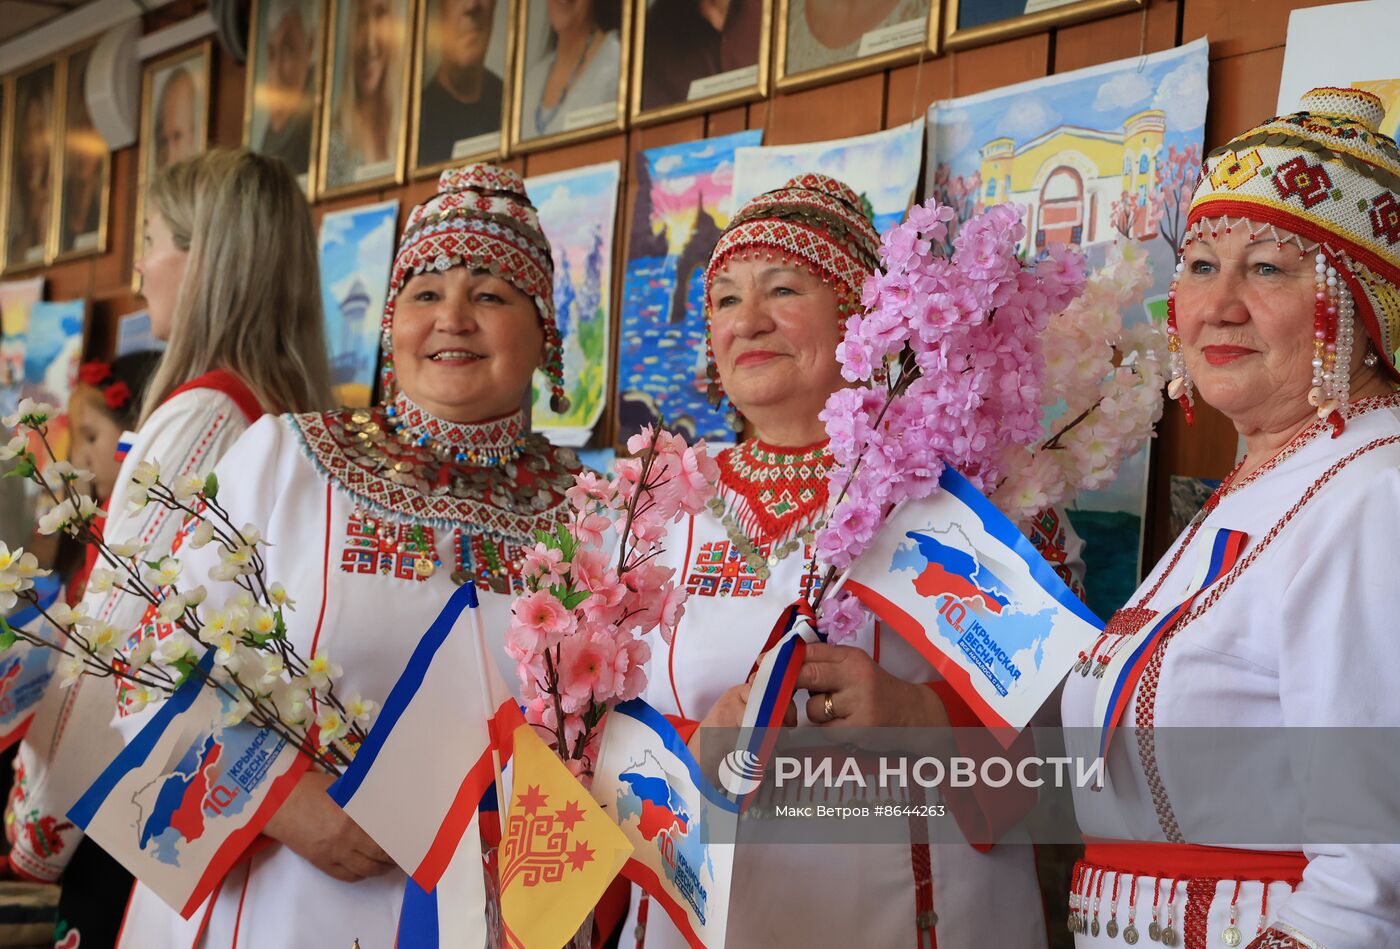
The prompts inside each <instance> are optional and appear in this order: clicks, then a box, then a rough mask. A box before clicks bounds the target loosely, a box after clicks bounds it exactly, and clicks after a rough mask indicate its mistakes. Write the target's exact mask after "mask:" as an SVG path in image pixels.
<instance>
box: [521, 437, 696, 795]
mask: <svg viewBox="0 0 1400 949" xmlns="http://www.w3.org/2000/svg"><path fill="white" fill-rule="evenodd" d="M627 448H628V451H629V452H631V453H632V455H633V457H631V458H627V459H624V460H622V461H619V462H618V463H617V476H616V477H614V478H613V479H611V480H608V479H605V478H602V477H600V476H598V475H596V474H593V473H592V472H585V473H583V474H579V475H578V476H576V478H575V479H574V486H573V487H571V488H570V489H569V490H568V491H567V492H566V493H567V496H568V499H569V501H570V503H571V504H572V507H573V516H572V518H571V520H570V521H569V523H567V524H564V525H561V526H560V527H559V529H558V530H557V531H556V532H555V534H553V535H548V534H543V533H542V534H541V535H540V536H539V537H538V543H536V544H535V546H534V547H533V548H532V549H531V550H530V551H528V552H527V554H526V556H525V559H524V563H523V565H522V571H523V573H524V576H525V580H526V583H527V584H528V586H529V590H530V592H529V593H526V594H524V595H522V596H520V597H518V598H517V599H516V600H515V602H514V603H513V604H512V605H511V623H510V627H509V629H508V630H507V631H506V652H507V653H508V654H509V655H510V657H511V658H512V659H514V660H515V662H516V672H517V675H518V676H519V679H520V684H521V687H522V693H521V697H522V698H523V699H524V701H525V703H526V707H525V717H526V719H527V720H528V721H529V722H531V723H532V724H535V725H540V726H543V727H544V728H546V729H548V730H549V731H550V732H551V733H552V734H553V736H554V747H555V750H556V751H557V752H558V753H559V755H560V757H561V758H563V759H565V761H566V762H569V761H572V762H587V761H591V760H592V758H593V755H592V752H593V750H594V748H593V745H594V744H596V740H597V737H598V735H597V731H596V726H597V725H598V722H599V721H600V720H601V719H602V716H603V713H604V712H606V710H607V708H608V707H609V706H611V705H614V704H616V703H618V702H625V701H627V700H628V699H633V698H636V697H637V696H639V695H641V693H642V690H643V689H644V688H645V687H646V681H647V680H646V664H647V660H648V659H649V658H650V657H651V646H650V645H649V644H648V643H647V642H646V640H645V639H644V638H643V637H645V636H646V634H648V633H650V632H651V631H652V630H659V631H660V634H661V636H662V637H663V638H664V639H665V640H666V641H667V642H670V639H671V636H672V634H673V633H674V632H675V628H676V625H677V624H678V623H679V622H680V619H681V616H682V614H683V613H684V612H685V591H684V590H683V589H681V588H680V587H679V586H677V584H676V582H675V577H674V576H673V574H674V570H673V568H671V567H662V566H658V565H657V564H656V563H655V558H656V555H657V554H658V553H659V552H660V551H661V546H660V542H661V540H662V539H663V538H664V537H665V535H666V528H667V525H669V524H671V523H672V522H674V521H676V520H678V519H679V518H680V517H682V516H685V515H693V514H698V513H700V511H702V510H703V509H704V507H705V503H706V502H707V501H708V500H709V499H710V497H711V496H712V495H713V494H714V491H715V484H716V483H717V481H718V480H719V469H718V467H717V466H716V464H715V462H714V460H713V459H712V458H711V457H710V455H709V453H708V451H707V450H706V449H705V444H704V442H703V441H702V442H699V443H698V444H696V445H695V446H693V447H692V446H689V445H687V444H686V442H685V439H683V438H681V437H680V436H678V435H676V434H674V433H672V432H670V431H667V430H666V429H664V428H662V429H657V430H655V431H653V429H652V428H651V427H650V426H648V427H647V428H645V429H643V431H642V432H640V433H639V434H637V435H634V436H632V438H631V439H629V440H628V442H627ZM573 766H575V767H580V768H583V769H584V770H586V765H582V764H579V765H573Z"/></svg>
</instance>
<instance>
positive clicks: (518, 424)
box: [393, 392, 528, 453]
mask: <svg viewBox="0 0 1400 949" xmlns="http://www.w3.org/2000/svg"><path fill="white" fill-rule="evenodd" d="M394 411H395V413H396V414H395V415H394V418H393V425H394V427H395V428H398V427H402V428H403V429H404V430H405V432H407V434H409V435H413V436H417V435H427V436H428V437H429V438H431V439H432V440H433V441H435V442H438V443H440V444H443V445H450V446H451V447H453V448H477V449H483V450H486V451H491V450H495V451H499V452H502V453H504V452H508V451H510V449H511V448H513V447H514V446H515V443H516V441H517V440H518V439H519V438H520V437H521V436H522V435H524V434H525V432H526V430H527V428H528V426H527V425H526V424H525V413H524V412H512V413H510V414H509V415H505V416H502V417H501V418H497V419H491V420H490V421H486V422H449V421H447V420H446V419H440V418H438V417H437V416H436V415H432V414H430V413H428V412H426V411H424V410H423V409H421V408H419V406H418V405H417V404H416V403H414V401H413V400H412V399H410V398H409V397H408V396H406V395H404V394H403V393H402V392H400V393H399V394H398V395H397V396H395V398H394Z"/></svg>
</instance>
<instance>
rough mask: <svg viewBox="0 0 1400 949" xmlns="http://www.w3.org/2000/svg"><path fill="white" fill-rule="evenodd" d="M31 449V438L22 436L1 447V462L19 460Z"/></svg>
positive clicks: (17, 436)
mask: <svg viewBox="0 0 1400 949" xmlns="http://www.w3.org/2000/svg"><path fill="white" fill-rule="evenodd" d="M28 447H29V436H27V435H24V434H20V435H16V436H15V437H14V438H11V439H10V440H9V441H8V442H6V443H5V444H3V445H0V461H9V460H10V459H12V458H18V457H19V456H20V455H21V454H23V453H24V451H25V450H26V449H27V448H28Z"/></svg>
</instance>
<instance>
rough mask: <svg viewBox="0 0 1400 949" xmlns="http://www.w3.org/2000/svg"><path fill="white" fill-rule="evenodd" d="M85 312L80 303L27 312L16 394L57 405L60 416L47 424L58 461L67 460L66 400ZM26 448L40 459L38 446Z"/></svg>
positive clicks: (80, 349) (48, 305) (39, 307)
mask: <svg viewBox="0 0 1400 949" xmlns="http://www.w3.org/2000/svg"><path fill="white" fill-rule="evenodd" d="M86 312H87V303H86V301H84V300H64V301H62V302H61V303H53V302H48V303H46V302H44V301H42V300H41V301H39V302H38V303H35V304H34V306H33V307H31V308H30V310H29V330H28V332H27V333H26V334H25V338H24V383H23V385H22V386H21V387H20V393H21V395H22V396H23V397H25V398H30V399H34V400H35V401H36V402H47V403H48V404H50V405H56V406H58V409H59V412H60V413H61V414H60V415H59V416H58V418H56V419H54V420H53V421H51V422H50V423H49V426H48V440H49V445H50V446H51V447H52V448H53V453H54V456H55V457H57V458H59V459H60V460H62V459H64V458H67V457H68V397H69V396H70V395H72V394H73V386H74V384H75V383H76V382H77V378H78V362H79V360H80V359H81V358H82V355H83V317H84V315H85V314H86ZM36 438H37V436H36ZM30 447H31V448H33V449H36V451H35V454H36V455H37V456H38V457H39V458H40V460H41V461H42V460H44V456H45V452H44V451H43V450H42V447H41V446H38V445H36V444H31V446H30ZM40 467H43V465H42V464H41V465H40Z"/></svg>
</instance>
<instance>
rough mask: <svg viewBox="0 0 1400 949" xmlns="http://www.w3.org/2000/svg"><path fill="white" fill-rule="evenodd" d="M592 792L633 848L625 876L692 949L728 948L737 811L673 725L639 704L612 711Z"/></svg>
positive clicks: (639, 702)
mask: <svg viewBox="0 0 1400 949" xmlns="http://www.w3.org/2000/svg"><path fill="white" fill-rule="evenodd" d="M754 784H755V785H756V784H757V781H755V782H754ZM591 790H592V793H593V797H594V799H595V800H596V801H597V802H598V803H599V804H601V805H602V806H603V808H604V810H606V811H607V812H608V813H609V814H611V815H612V817H613V819H614V820H615V821H616V822H617V825H618V826H619V827H620V828H622V832H623V833H624V834H625V835H626V836H627V839H628V840H629V841H630V842H631V844H632V847H633V852H632V856H631V857H630V858H629V859H628V861H627V863H626V864H625V865H624V866H623V868H622V875H623V876H625V877H626V878H627V879H629V880H631V881H632V882H633V883H635V884H637V885H638V886H640V887H641V888H642V889H643V890H645V891H646V892H647V893H648V894H650V896H651V898H652V899H653V900H655V901H656V903H657V905H659V906H661V907H662V908H663V909H664V910H665V911H666V914H667V915H668V916H670V918H671V921H672V922H673V923H675V925H676V928H677V929H678V930H680V932H681V933H682V934H684V936H685V938H686V940H687V942H688V943H689V944H690V945H691V946H692V947H693V949H723V946H724V937H725V928H726V926H727V925H728V921H729V888H730V882H731V879H732V876H733V868H734V844H733V843H724V842H721V841H733V840H734V830H735V824H736V823H737V820H738V811H739V805H738V804H736V803H735V802H734V801H733V800H731V799H730V798H728V797H727V796H725V795H724V794H723V793H722V792H720V791H718V790H716V789H715V787H714V786H713V785H711V784H710V782H709V781H707V780H706V779H705V777H704V775H703V774H702V773H701V771H700V766H699V765H698V764H697V763H696V761H695V759H694V758H693V757H692V756H691V754H690V752H689V750H688V749H687V748H686V746H685V742H684V740H682V738H681V736H680V735H679V734H678V733H677V732H676V730H675V728H673V727H672V725H671V723H670V722H668V721H666V719H665V717H664V716H662V715H661V713H659V712H657V711H656V710H655V709H654V708H652V707H651V706H650V705H648V704H647V703H646V702H644V701H642V700H641V699H632V700H631V701H628V702H623V703H621V704H620V705H618V706H616V707H615V708H613V709H612V710H610V711H609V712H608V717H607V720H606V723H605V725H604V728H603V741H602V746H601V747H600V749H599V752H598V763H597V767H596V769H595V771H594V775H593V786H592V788H591ZM739 790H740V791H745V790H751V789H742V788H741V789H739Z"/></svg>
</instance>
